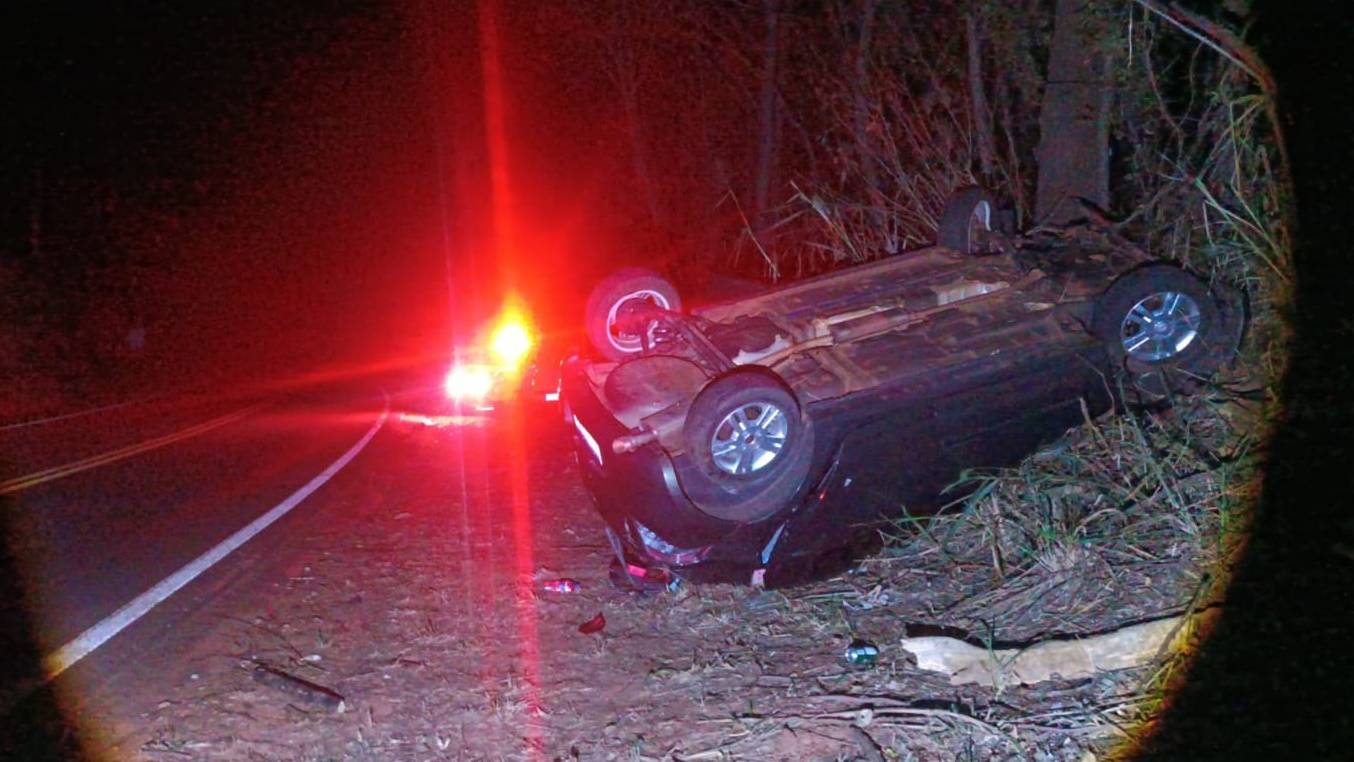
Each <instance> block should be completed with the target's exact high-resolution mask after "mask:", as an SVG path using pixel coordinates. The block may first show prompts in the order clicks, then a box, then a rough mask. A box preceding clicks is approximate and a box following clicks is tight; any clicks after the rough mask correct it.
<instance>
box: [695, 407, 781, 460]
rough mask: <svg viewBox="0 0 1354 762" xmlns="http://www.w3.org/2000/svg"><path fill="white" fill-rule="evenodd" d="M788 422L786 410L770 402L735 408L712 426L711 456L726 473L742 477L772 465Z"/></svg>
mask: <svg viewBox="0 0 1354 762" xmlns="http://www.w3.org/2000/svg"><path fill="white" fill-rule="evenodd" d="M789 434H790V421H789V419H788V418H787V417H786V415H785V411H784V410H781V409H780V408H779V407H777V406H776V405H774V404H772V403H770V402H753V403H749V404H746V405H741V406H739V407H737V408H734V409H733V410H732V411H730V412H729V414H728V415H726V416H724V419H723V420H722V421H720V422H719V425H718V426H716V427H715V433H714V436H712V437H711V438H710V457H711V459H712V460H713V461H714V463H715V467H716V468H718V469H719V470H720V471H723V472H724V473H726V474H732V475H734V476H745V475H748V474H753V473H757V472H758V471H761V470H762V469H764V468H766V467H767V466H769V465H771V463H772V462H774V461H775V460H776V458H777V457H779V455H780V451H781V450H782V449H783V448H784V447H785V440H786V439H787V438H788V437H789Z"/></svg>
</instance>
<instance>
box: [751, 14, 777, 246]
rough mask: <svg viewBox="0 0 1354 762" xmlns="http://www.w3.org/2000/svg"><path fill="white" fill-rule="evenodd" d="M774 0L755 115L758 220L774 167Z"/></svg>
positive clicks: (766, 200)
mask: <svg viewBox="0 0 1354 762" xmlns="http://www.w3.org/2000/svg"><path fill="white" fill-rule="evenodd" d="M776 2H777V0H766V44H765V47H764V49H763V50H764V54H765V59H764V64H763V67H762V89H761V95H760V99H759V100H760V104H761V109H760V117H759V119H758V122H759V123H758V131H757V135H758V146H757V174H756V176H755V179H754V185H753V203H754V207H755V209H756V215H757V219H758V220H759V227H760V221H761V220H762V218H763V217H764V216H765V214H766V210H767V207H768V206H769V205H770V196H771V174H772V172H774V171H775V158H776V135H777V133H778V132H779V130H778V129H777V125H776V121H777V116H778V114H777V109H776V69H777V58H778V57H779V49H778V44H777V43H778V41H779V40H778V38H779V36H780V29H779V27H780V13H779V10H778V9H777V7H776Z"/></svg>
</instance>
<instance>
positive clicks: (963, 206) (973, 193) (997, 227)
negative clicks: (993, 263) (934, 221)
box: [936, 185, 1014, 254]
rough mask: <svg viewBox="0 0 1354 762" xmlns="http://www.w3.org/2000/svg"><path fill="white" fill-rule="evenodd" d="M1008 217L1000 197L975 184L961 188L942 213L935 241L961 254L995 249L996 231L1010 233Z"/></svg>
mask: <svg viewBox="0 0 1354 762" xmlns="http://www.w3.org/2000/svg"><path fill="white" fill-rule="evenodd" d="M1009 227H1010V225H1009V224H1008V223H1007V221H1006V216H1005V215H1003V214H1001V213H1000V212H999V210H998V208H997V197H996V196H995V195H994V194H993V193H992V192H991V191H989V190H987V189H986V188H980V187H978V186H976V185H974V186H970V187H967V188H960V189H959V190H958V191H956V192H955V194H954V195H953V196H951V197H950V200H949V201H948V202H947V203H946V204H945V208H944V209H943V210H942V211H941V213H940V228H939V229H938V230H937V231H936V243H938V244H940V245H941V246H944V247H945V248H947V249H953V250H955V251H957V252H959V253H961V254H988V253H990V252H992V251H993V248H994V247H993V233H1000V234H1006V235H1009V234H1010V233H1012V232H1014V231H1012V230H1009V229H1007V228H1009Z"/></svg>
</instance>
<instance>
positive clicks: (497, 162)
mask: <svg viewBox="0 0 1354 762" xmlns="http://www.w3.org/2000/svg"><path fill="white" fill-rule="evenodd" d="M478 7H479V31H480V57H481V71H482V72H483V77H484V129H485V141H486V145H487V148H488V158H489V187H490V194H491V198H490V217H491V222H490V224H491V225H492V228H491V231H492V233H491V235H492V237H493V242H494V245H493V251H494V255H495V264H496V265H497V266H498V269H499V272H500V273H501V275H502V279H501V280H502V282H504V283H505V284H507V286H508V290H509V292H510V293H511V292H512V291H513V288H514V285H515V281H516V267H515V262H514V259H513V257H514V255H515V253H516V252H515V246H514V244H515V242H516V239H517V236H516V231H515V225H514V220H513V216H512V210H513V199H512V190H511V188H510V177H511V173H510V171H509V168H510V164H509V160H508V136H507V127H506V122H505V116H504V114H505V110H504V83H503V71H502V67H501V64H500V61H501V49H500V45H499V37H498V22H497V7H496V4H495V3H494V2H493V0H480V2H479V6H478ZM504 423H505V424H507V426H506V430H505V431H504V432H503V434H504V435H505V436H506V437H507V442H506V445H507V447H506V452H505V453H504V454H505V456H506V458H507V460H508V463H507V466H508V477H509V485H510V488H509V489H510V493H509V496H508V499H509V500H510V501H511V514H510V518H511V522H512V527H511V532H512V534H511V537H512V558H511V559H510V563H511V569H512V571H511V577H512V579H511V585H512V589H513V601H514V611H515V615H516V633H517V640H518V646H519V647H520V649H521V654H522V679H523V682H524V683H525V685H523V691H524V703H525V704H526V707H525V708H526V712H527V716H528V718H529V719H528V721H527V722H525V723H523V726H522V732H523V733H524V734H525V736H526V742H527V748H526V749H524V750H523V756H524V757H543V756H544V754H543V752H542V738H541V731H540V727H539V725H538V724H537V722H536V718H537V717H539V716H540V714H541V701H540V687H539V686H540V641H539V638H538V629H537V621H536V596H535V591H534V590H533V587H534V583H533V575H534V571H535V554H534V549H533V535H532V531H531V500H530V494H529V487H528V483H527V473H528V472H527V457H528V455H527V447H526V437H525V432H524V420H523V418H522V416H521V415H519V414H517V411H512V413H511V414H510V415H508V416H507V417H506V419H505V420H504Z"/></svg>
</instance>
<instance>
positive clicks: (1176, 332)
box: [1119, 291, 1203, 362]
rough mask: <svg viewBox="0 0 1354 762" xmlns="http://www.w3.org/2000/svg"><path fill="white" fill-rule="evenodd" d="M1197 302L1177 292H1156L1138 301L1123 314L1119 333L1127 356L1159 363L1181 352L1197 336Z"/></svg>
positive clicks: (1200, 318) (1199, 318) (1200, 316)
mask: <svg viewBox="0 0 1354 762" xmlns="http://www.w3.org/2000/svg"><path fill="white" fill-rule="evenodd" d="M1202 320H1203V316H1202V312H1201V311H1200V310H1199V303H1198V302H1196V301H1195V300H1194V298H1193V297H1191V296H1189V295H1188V294H1184V293H1181V292H1179V291H1160V292H1157V293H1154V294H1150V295H1149V296H1147V297H1146V298H1144V299H1142V300H1141V301H1139V302H1138V303H1137V304H1135V305H1133V307H1132V308H1131V309H1130V310H1129V311H1128V314H1127V315H1125V316H1124V319H1123V322H1122V323H1121V324H1120V329H1119V336H1120V340H1121V342H1122V344H1123V347H1124V352H1125V353H1127V354H1128V356H1129V357H1133V358H1136V359H1138V360H1143V361H1145V362H1160V361H1162V360H1169V359H1170V358H1172V357H1175V356H1176V355H1178V354H1180V353H1181V352H1184V351H1185V350H1186V349H1188V348H1189V346H1190V345H1191V344H1193V343H1194V340H1195V339H1197V338H1198V337H1199V326H1200V323H1201V322H1202Z"/></svg>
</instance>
